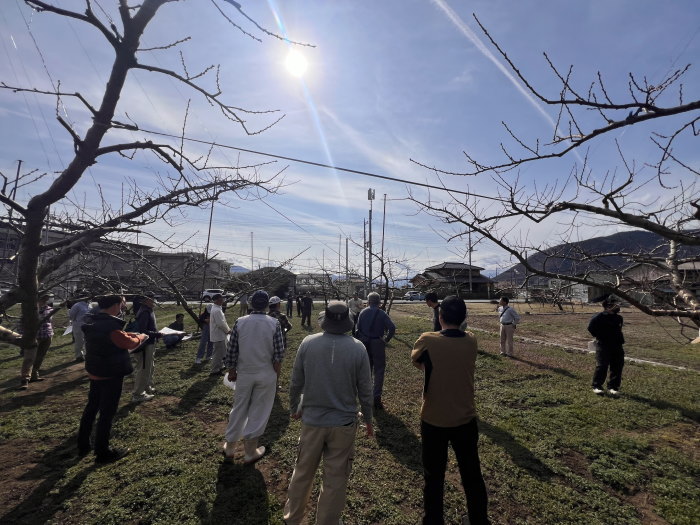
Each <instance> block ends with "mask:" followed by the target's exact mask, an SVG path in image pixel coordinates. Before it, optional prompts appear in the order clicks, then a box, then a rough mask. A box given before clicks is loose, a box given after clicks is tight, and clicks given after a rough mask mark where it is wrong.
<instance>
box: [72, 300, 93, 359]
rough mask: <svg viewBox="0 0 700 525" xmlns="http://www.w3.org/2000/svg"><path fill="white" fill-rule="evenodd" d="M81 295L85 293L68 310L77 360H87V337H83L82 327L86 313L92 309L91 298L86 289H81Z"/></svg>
mask: <svg viewBox="0 0 700 525" xmlns="http://www.w3.org/2000/svg"><path fill="white" fill-rule="evenodd" d="M80 295H83V297H80V298H79V299H78V300H77V301H76V302H75V304H74V305H73V306H71V309H70V310H69V311H68V319H70V324H71V327H72V332H73V351H74V354H75V360H76V361H84V360H85V339H84V338H83V330H82V327H83V322H85V315H86V314H87V313H88V310H89V309H90V298H89V297H87V296H86V294H85V292H84V291H81V292H80Z"/></svg>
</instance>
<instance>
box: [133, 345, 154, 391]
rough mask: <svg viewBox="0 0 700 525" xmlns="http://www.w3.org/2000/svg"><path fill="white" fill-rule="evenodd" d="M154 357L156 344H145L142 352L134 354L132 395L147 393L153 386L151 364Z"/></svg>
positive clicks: (152, 364)
mask: <svg viewBox="0 0 700 525" xmlns="http://www.w3.org/2000/svg"><path fill="white" fill-rule="evenodd" d="M155 357H156V345H155V344H151V345H146V346H144V347H143V352H138V353H136V354H134V359H135V363H134V392H133V394H134V396H142V395H143V394H148V390H149V389H150V388H153V366H154V361H155Z"/></svg>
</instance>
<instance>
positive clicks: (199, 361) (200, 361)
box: [194, 357, 202, 365]
mask: <svg viewBox="0 0 700 525" xmlns="http://www.w3.org/2000/svg"><path fill="white" fill-rule="evenodd" d="M194 364H195V365H201V364H202V358H201V357H198V358H197V359H195V360H194Z"/></svg>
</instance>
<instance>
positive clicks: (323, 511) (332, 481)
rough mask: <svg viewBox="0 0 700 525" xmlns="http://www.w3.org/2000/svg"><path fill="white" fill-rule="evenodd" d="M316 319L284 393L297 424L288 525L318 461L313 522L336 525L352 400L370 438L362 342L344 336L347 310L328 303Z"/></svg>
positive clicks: (350, 448) (299, 513)
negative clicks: (319, 470) (319, 479)
mask: <svg viewBox="0 0 700 525" xmlns="http://www.w3.org/2000/svg"><path fill="white" fill-rule="evenodd" d="M319 320H320V323H321V330H323V332H322V333H318V334H313V335H309V336H307V337H305V338H304V340H303V341H302V342H301V345H300V346H299V350H298V351H297V355H296V359H295V361H294V369H293V371H292V379H291V384H290V389H289V406H290V412H291V417H292V418H294V419H301V436H300V437H299V447H298V453H297V462H296V465H295V467H294V473H293V474H292V479H291V481H290V483H289V490H288V492H287V502H286V504H285V506H284V520H285V523H287V524H288V525H297V524H299V523H301V521H302V519H303V517H304V509H305V508H306V502H307V500H308V498H309V494H310V493H311V486H312V484H313V481H314V476H315V474H316V469H317V468H318V465H319V463H320V462H321V458H323V482H322V486H321V489H320V491H319V497H318V508H317V511H316V523H333V524H336V523H340V516H341V514H342V512H343V508H344V507H345V492H346V487H347V482H348V477H349V476H350V467H351V466H352V459H353V456H354V448H355V435H356V434H357V404H358V400H359V403H360V409H361V411H362V414H363V415H362V418H363V420H364V422H365V424H366V426H367V436H369V437H371V436H373V435H374V429H373V427H372V380H371V377H370V371H369V360H368V358H367V352H366V350H365V348H364V346H363V345H362V343H360V341H358V340H357V339H355V338H354V337H351V336H350V335H348V334H346V332H348V331H350V330H351V329H352V319H351V318H350V315H349V312H348V307H347V306H346V305H345V304H343V303H342V302H340V301H333V302H330V303H329V304H328V307H327V308H326V310H325V312H324V313H322V314H321V316H319ZM302 395H303V398H302ZM302 399H303V401H302Z"/></svg>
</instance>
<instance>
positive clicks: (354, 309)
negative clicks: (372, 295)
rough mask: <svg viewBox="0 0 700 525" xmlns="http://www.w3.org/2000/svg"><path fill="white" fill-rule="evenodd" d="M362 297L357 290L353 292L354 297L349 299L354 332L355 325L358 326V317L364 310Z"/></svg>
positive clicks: (353, 330)
mask: <svg viewBox="0 0 700 525" xmlns="http://www.w3.org/2000/svg"><path fill="white" fill-rule="evenodd" d="M362 306H363V304H362V299H360V298H359V296H358V295H357V292H355V293H354V294H352V299H348V309H349V310H350V316H351V317H352V323H353V324H352V333H353V335H354V334H355V327H356V326H357V318H358V317H359V315H360V312H361V311H362Z"/></svg>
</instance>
